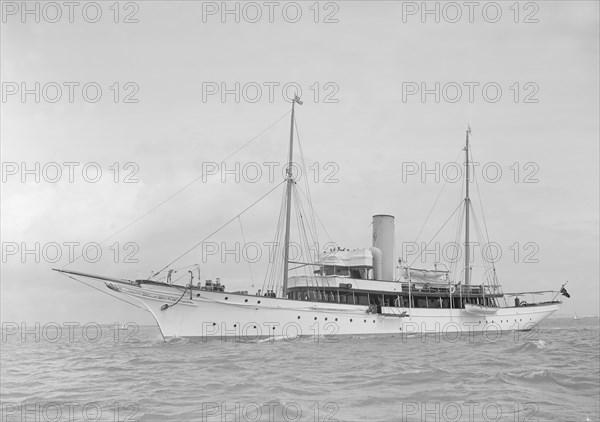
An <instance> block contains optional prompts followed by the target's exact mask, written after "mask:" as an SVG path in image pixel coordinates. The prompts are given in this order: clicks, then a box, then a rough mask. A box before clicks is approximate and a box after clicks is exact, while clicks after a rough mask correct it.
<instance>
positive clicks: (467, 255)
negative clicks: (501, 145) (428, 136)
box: [465, 126, 471, 286]
mask: <svg viewBox="0 0 600 422" xmlns="http://www.w3.org/2000/svg"><path fill="white" fill-rule="evenodd" d="M470 134H471V127H470V126H469V128H468V129H467V140H466V142H465V155H466V157H467V159H466V162H465V169H466V172H465V176H466V177H465V185H466V189H465V192H466V196H465V284H466V285H467V286H468V285H470V284H471V274H470V271H469V270H470V268H469V266H470V263H471V262H470V261H471V251H470V250H469V209H470V208H471V200H470V199H469V135H470Z"/></svg>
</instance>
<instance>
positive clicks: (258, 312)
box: [111, 284, 560, 340]
mask: <svg viewBox="0 0 600 422" xmlns="http://www.w3.org/2000/svg"><path fill="white" fill-rule="evenodd" d="M111 288H112V289H113V290H116V291H119V292H121V293H123V294H126V295H128V296H131V297H133V298H135V299H136V300H138V301H139V302H141V303H142V304H143V305H144V306H145V307H146V308H148V310H149V311H150V312H151V313H152V315H153V316H154V318H155V320H156V322H157V323H158V326H159V328H160V330H161V333H162V335H163V337H164V338H165V339H171V338H177V337H191V338H201V339H209V338H214V339H222V340H226V339H233V340H250V339H256V338H261V337H262V338H283V339H292V338H297V337H300V336H318V337H322V336H324V337H325V338H327V337H328V336H332V335H365V334H405V335H406V334H416V333H443V334H444V333H476V332H498V331H508V330H531V329H533V328H534V327H535V325H536V324H539V323H540V322H541V321H542V320H544V319H545V318H547V317H548V316H549V315H550V314H552V313H553V312H554V311H556V310H557V309H558V308H559V307H560V303H559V302H554V303H548V304H543V305H535V306H526V307H518V308H514V307H513V308H498V311H497V312H496V313H495V314H494V315H475V314H472V313H469V312H467V311H465V310H464V309H442V308H439V309H437V308H436V309H434V308H412V309H410V308H401V307H393V308H391V307H388V308H384V314H377V313H370V312H367V311H368V307H367V306H361V305H349V304H339V303H328V302H310V301H297V300H287V299H278V298H269V297H261V296H249V295H241V294H235V293H227V292H215V291H206V290H194V291H193V294H192V299H191V300H190V293H189V291H187V292H186V294H185V295H184V297H183V298H181V300H180V301H179V303H177V304H174V303H175V302H176V301H177V300H178V299H179V298H180V297H181V294H182V289H178V288H175V287H172V286H168V285H155V284H142V285H141V286H139V287H137V286H131V287H130V286H123V285H118V286H117V285H114V284H111ZM165 304H168V305H173V304H174V305H173V306H169V307H168V308H167V309H164V310H161V307H163V305H165ZM453 338H456V334H455V335H454V337H453Z"/></svg>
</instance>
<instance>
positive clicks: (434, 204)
mask: <svg viewBox="0 0 600 422" xmlns="http://www.w3.org/2000/svg"><path fill="white" fill-rule="evenodd" d="M460 154H461V153H460V152H459V153H458V156H457V157H456V158H455V159H454V162H457V161H458V157H460ZM457 164H458V163H457ZM447 185H448V180H446V181H445V183H444V185H443V186H442V189H441V190H440V193H438V196H437V198H435V202H434V203H433V206H432V207H431V209H430V210H429V213H428V214H427V217H426V218H425V221H424V222H423V225H422V226H421V229H420V230H419V233H418V234H417V237H416V239H415V241H414V243H415V244H416V243H417V241H418V240H419V237H420V236H421V233H422V232H423V229H424V228H425V225H426V224H427V222H428V221H429V217H431V214H432V213H433V210H434V209H435V206H436V205H437V203H438V201H439V199H440V197H441V196H442V193H443V192H444V189H446V186H447Z"/></svg>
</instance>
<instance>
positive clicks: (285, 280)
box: [283, 95, 302, 298]
mask: <svg viewBox="0 0 600 422" xmlns="http://www.w3.org/2000/svg"><path fill="white" fill-rule="evenodd" d="M296 103H298V104H300V105H302V101H300V97H298V96H297V95H295V96H294V100H293V101H292V118H291V123H290V155H289V158H288V166H287V171H286V177H287V186H286V201H287V206H286V209H285V240H284V242H283V297H284V298H285V297H286V296H287V286H288V264H289V262H288V261H289V255H290V214H291V211H292V184H293V183H294V175H293V173H292V166H293V164H294V163H293V159H294V105H295V104H296Z"/></svg>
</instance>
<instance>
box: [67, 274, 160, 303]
mask: <svg viewBox="0 0 600 422" xmlns="http://www.w3.org/2000/svg"><path fill="white" fill-rule="evenodd" d="M63 274H64V275H66V276H67V277H69V278H70V279H72V280H75V281H76V282H78V283H81V284H85V285H86V286H88V287H91V288H92V289H94V290H98V291H99V292H100V293H104V294H105V295H109V296H110V297H113V298H115V299H118V300H120V301H121V302H125V303H126V304H128V305H131V306H135V307H136V308H139V309H141V310H142V311H146V312H150V311H149V310H148V309H145V308H142V307H141V306H138V305H136V304H135V303H131V302H129V301H127V300H125V299H123V298H122V297H119V296H115V295H112V294H110V293H109V292H107V291H105V290H102V289H99V288H97V287H96V286H94V285H92V284H88V283H86V282H85V281H82V280H79V279H77V278H75V277H73V276H72V275H69V274H66V273H63Z"/></svg>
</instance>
